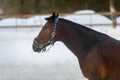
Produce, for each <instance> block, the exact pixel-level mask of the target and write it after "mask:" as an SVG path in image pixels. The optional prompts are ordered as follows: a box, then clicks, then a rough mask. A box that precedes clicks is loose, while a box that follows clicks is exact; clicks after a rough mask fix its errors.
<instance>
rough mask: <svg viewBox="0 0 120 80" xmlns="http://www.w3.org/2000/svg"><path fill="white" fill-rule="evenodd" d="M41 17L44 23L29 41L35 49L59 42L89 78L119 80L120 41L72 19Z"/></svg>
mask: <svg viewBox="0 0 120 80" xmlns="http://www.w3.org/2000/svg"><path fill="white" fill-rule="evenodd" d="M58 15H59V14H58V13H57V14H56V13H53V14H52V16H50V17H47V18H45V19H46V20H47V22H46V24H45V25H44V26H43V28H42V30H41V32H40V33H39V34H38V36H37V37H36V38H35V39H34V41H33V45H32V46H33V50H34V51H35V52H41V51H45V50H46V47H47V46H48V45H50V44H52V45H54V43H55V42H56V41H62V42H63V43H64V44H65V45H66V46H67V47H68V49H70V50H71V51H72V52H73V54H74V55H75V56H76V57H77V58H78V61H79V64H80V68H81V70H82V73H83V75H84V76H85V77H86V78H88V79H89V80H120V41H118V40H116V39H113V38H112V37H110V36H108V35H106V34H103V33H100V32H97V31H95V30H92V29H90V28H88V27H85V26H83V25H80V24H77V23H74V22H72V21H69V20H66V19H63V18H58Z"/></svg>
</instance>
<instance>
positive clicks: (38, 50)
mask: <svg viewBox="0 0 120 80" xmlns="http://www.w3.org/2000/svg"><path fill="white" fill-rule="evenodd" d="M33 51H34V52H38V53H40V52H41V49H40V48H36V47H34V46H33Z"/></svg>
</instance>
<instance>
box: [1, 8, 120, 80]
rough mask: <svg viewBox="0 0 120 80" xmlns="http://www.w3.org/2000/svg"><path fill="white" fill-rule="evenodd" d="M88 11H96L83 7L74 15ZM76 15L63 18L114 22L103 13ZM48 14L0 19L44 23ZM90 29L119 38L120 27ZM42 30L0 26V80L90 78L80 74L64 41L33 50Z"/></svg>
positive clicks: (22, 22)
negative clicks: (33, 43) (49, 46)
mask: <svg viewBox="0 0 120 80" xmlns="http://www.w3.org/2000/svg"><path fill="white" fill-rule="evenodd" d="M87 12H88V13H95V12H94V11H91V10H87V11H84V10H82V11H77V12H75V13H74V14H80V13H81V14H82V13H87ZM74 14H73V15H68V16H65V17H64V18H65V19H68V20H71V21H74V22H77V23H80V24H85V23H87V24H89V23H95V24H97V23H100V24H101V23H111V20H109V19H107V18H106V17H104V16H102V15H100V14H96V15H91V16H89V15H74ZM45 17H47V16H34V17H30V18H26V19H23V18H6V19H3V20H1V21H0V26H16V25H18V26H19V25H20V26H25V25H28V26H29V25H44V24H45V22H46V21H45V20H44V18H45ZM118 20H119V18H118ZM8 23H9V24H8ZM91 28H92V29H94V30H97V31H99V32H102V33H105V34H108V35H109V36H111V37H113V38H116V39H118V40H120V27H119V26H118V27H116V28H113V27H112V26H110V27H108V26H107V27H106V26H103V27H96V26H94V27H91ZM40 30H41V28H29V29H28V28H17V29H6V28H5V29H3V28H2V29H0V80H87V79H85V77H83V75H82V73H81V70H80V68H79V64H78V60H77V58H76V57H75V56H74V55H73V53H72V52H71V51H70V50H69V49H68V48H67V47H66V46H65V45H64V44H63V43H62V42H56V43H55V44H54V46H52V47H51V49H50V50H49V51H48V52H45V53H35V52H33V50H32V42H33V39H34V38H35V37H36V36H37V35H38V33H39V32H40Z"/></svg>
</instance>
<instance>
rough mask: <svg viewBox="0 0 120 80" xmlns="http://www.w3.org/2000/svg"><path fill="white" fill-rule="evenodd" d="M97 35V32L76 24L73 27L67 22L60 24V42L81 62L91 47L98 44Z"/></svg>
mask: <svg viewBox="0 0 120 80" xmlns="http://www.w3.org/2000/svg"><path fill="white" fill-rule="evenodd" d="M78 27H79V29H78ZM80 27H81V28H80ZM95 34H96V32H94V31H92V30H89V29H87V28H86V27H84V26H81V25H78V24H75V23H73V25H72V24H69V23H65V22H62V23H60V24H59V35H60V36H61V38H60V40H61V41H62V42H63V43H64V44H65V45H66V46H67V47H68V48H69V49H70V50H71V51H72V52H73V53H74V54H75V55H76V56H77V57H78V58H79V59H80V60H82V59H83V58H84V57H85V55H86V54H87V52H88V51H89V50H90V49H91V47H92V46H94V45H95V44H96V43H97V42H98V40H97V39H95Z"/></svg>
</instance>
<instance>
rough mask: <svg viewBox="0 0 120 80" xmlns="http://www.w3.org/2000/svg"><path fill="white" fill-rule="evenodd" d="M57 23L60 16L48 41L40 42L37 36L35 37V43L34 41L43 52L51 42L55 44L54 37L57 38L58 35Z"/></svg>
mask: <svg viewBox="0 0 120 80" xmlns="http://www.w3.org/2000/svg"><path fill="white" fill-rule="evenodd" d="M57 23H58V18H56V19H55V23H54V28H53V32H52V33H51V38H50V39H49V40H48V41H47V42H44V43H40V42H38V41H37V38H35V39H34V40H33V43H34V44H35V45H36V46H37V47H38V48H39V49H41V50H42V51H43V52H44V51H46V46H47V45H50V44H51V45H54V38H55V35H56V28H57Z"/></svg>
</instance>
